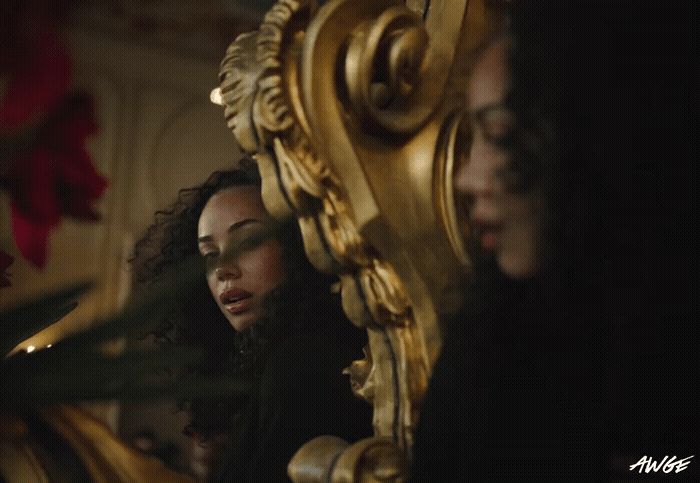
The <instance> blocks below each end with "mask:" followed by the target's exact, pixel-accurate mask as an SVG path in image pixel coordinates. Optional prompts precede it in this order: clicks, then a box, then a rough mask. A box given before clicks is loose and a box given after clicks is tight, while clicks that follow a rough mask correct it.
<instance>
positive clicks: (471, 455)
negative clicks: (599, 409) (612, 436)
mask: <svg viewBox="0 0 700 483" xmlns="http://www.w3.org/2000/svg"><path fill="white" fill-rule="evenodd" d="M491 271H492V272H493V271H495V269H491ZM543 278H544V279H546V278H548V277H543ZM545 293H547V294H549V295H550V297H544V294H545ZM475 294H478V295H475ZM557 298H558V295H557V292H551V288H549V287H548V285H547V284H545V283H543V282H542V281H541V280H527V281H512V280H508V279H506V278H505V277H503V276H500V275H498V274H497V275H494V276H492V278H491V279H490V280H488V281H482V283H481V284H480V285H479V286H477V287H472V298H471V299H470V304H469V305H468V306H467V308H465V309H464V310H463V312H462V313H461V314H460V315H459V316H458V317H457V318H456V319H455V320H454V321H452V323H451V325H450V330H449V332H448V334H447V336H446V338H445V342H444V347H443V351H442V353H441V355H440V357H439V359H438V361H437V363H436V366H435V368H434V372H433V376H432V378H431V381H430V387H429V390H428V394H427V395H426V399H425V401H424V404H423V407H422V409H421V418H420V422H419V425H418V428H417V434H416V443H415V447H414V462H413V469H412V478H413V480H414V481H426V482H427V481H457V480H461V479H463V478H465V477H468V478H489V479H493V478H507V479H517V480H521V479H527V478H552V477H556V478H567V479H569V478H593V477H595V476H597V473H596V471H595V470H594V469H593V467H592V465H591V461H592V460H594V459H595V457H596V455H595V452H596V451H597V449H599V448H600V443H599V441H596V440H595V435H596V433H595V430H594V429H595V424H594V421H593V417H594V414H595V401H594V391H593V390H592V381H593V377H594V362H593V357H592V351H593V348H592V345H591V342H592V335H593V331H592V326H588V327H581V328H580V329H578V330H565V329H564V327H565V325H564V323H562V321H561V319H560V318H559V317H561V316H563V315H564V313H565V310H564V309H563V307H561V306H559V307H557V304H555V303H554V302H555V301H556V300H557ZM557 324H558V325H557ZM598 471H600V469H598Z"/></svg>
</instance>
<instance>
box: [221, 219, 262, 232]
mask: <svg viewBox="0 0 700 483" xmlns="http://www.w3.org/2000/svg"><path fill="white" fill-rule="evenodd" d="M251 223H261V221H260V220H258V219H257V218H246V219H244V220H240V221H237V222H236V223H233V224H232V225H231V226H229V227H228V232H229V233H231V232H233V231H236V230H238V229H239V228H242V227H244V226H246V225H250V224H251Z"/></svg>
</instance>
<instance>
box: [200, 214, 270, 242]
mask: <svg viewBox="0 0 700 483" xmlns="http://www.w3.org/2000/svg"><path fill="white" fill-rule="evenodd" d="M252 223H262V221H260V220H258V219H257V218H246V219H244V220H240V221H237V222H235V223H233V224H232V225H231V226H229V227H228V230H227V231H228V233H232V232H234V231H236V230H238V229H239V228H242V227H244V226H247V225H250V224H252ZM197 241H198V242H199V243H207V242H212V241H214V237H213V236H211V235H204V236H200V237H199V238H197Z"/></svg>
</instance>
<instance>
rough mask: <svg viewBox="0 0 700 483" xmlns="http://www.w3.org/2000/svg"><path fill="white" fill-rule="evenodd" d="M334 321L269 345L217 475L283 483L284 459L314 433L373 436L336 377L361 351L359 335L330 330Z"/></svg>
mask: <svg viewBox="0 0 700 483" xmlns="http://www.w3.org/2000/svg"><path fill="white" fill-rule="evenodd" d="M333 323H335V324H340V323H341V322H337V321H332V322H329V324H331V325H330V326H329V328H327V329H323V330H322V331H320V332H307V333H297V334H293V335H290V336H289V337H287V338H285V339H284V340H282V341H280V342H279V343H278V344H276V345H275V347H273V348H272V349H271V351H270V353H269V355H268V356H267V360H266V363H265V367H264V370H263V372H262V375H261V377H260V382H259V387H258V388H257V390H256V394H254V397H252V398H250V400H249V401H248V404H247V406H246V408H245V410H244V411H243V413H242V414H241V417H240V418H239V422H238V423H237V424H239V425H240V426H238V427H237V428H236V429H235V431H234V438H235V440H234V441H233V442H232V444H231V447H230V448H229V450H228V452H227V456H225V463H224V466H223V468H222V471H221V472H220V473H219V474H218V475H217V477H216V480H218V481H251V482H252V481H256V482H261V481H265V482H268V481H270V482H275V481H288V480H289V478H288V476H287V465H288V463H289V460H290V459H291V458H292V456H294V454H295V453H296V451H297V450H298V449H299V448H300V447H301V446H302V445H303V444H304V443H306V442H307V441H309V440H311V439H313V438H314V437H316V436H321V435H334V436H338V437H341V438H343V439H345V440H346V441H349V442H354V441H356V440H358V439H361V438H365V437H368V436H371V435H372V407H371V406H370V405H369V403H367V402H366V401H363V400H360V399H359V398H357V397H355V395H354V394H353V393H352V391H351V388H350V381H349V379H348V376H344V375H342V374H341V372H342V370H343V368H345V367H347V366H349V365H350V363H351V362H352V360H354V359H358V358H360V357H361V356H362V352H361V347H362V343H360V342H361V341H362V340H365V339H364V334H363V332H362V331H360V330H359V329H354V328H352V327H348V328H347V329H340V330H336V329H337V328H336V327H333V326H332V324H333ZM342 323H344V324H347V325H348V326H349V322H347V320H345V321H342ZM361 336H362V337H361Z"/></svg>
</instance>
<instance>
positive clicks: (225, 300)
mask: <svg viewBox="0 0 700 483" xmlns="http://www.w3.org/2000/svg"><path fill="white" fill-rule="evenodd" d="M252 297H253V294H252V293H250V292H248V291H247V290H243V289H241V288H230V289H228V290H224V291H223V292H221V295H219V301H220V302H221V305H223V306H224V307H225V308H226V310H228V311H229V312H230V313H232V314H234V315H236V314H242V313H243V312H245V311H246V310H248V309H249V308H250V306H251V304H252Z"/></svg>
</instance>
